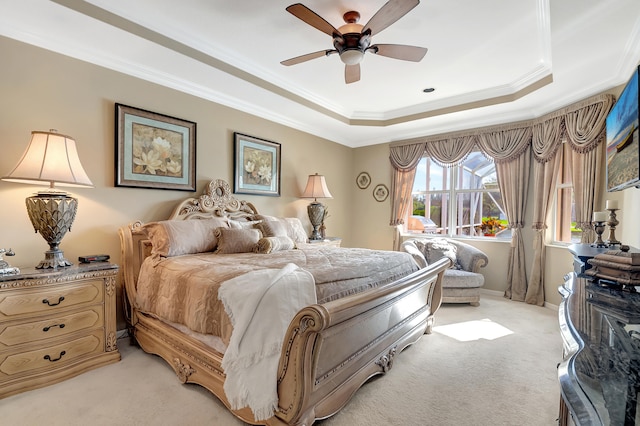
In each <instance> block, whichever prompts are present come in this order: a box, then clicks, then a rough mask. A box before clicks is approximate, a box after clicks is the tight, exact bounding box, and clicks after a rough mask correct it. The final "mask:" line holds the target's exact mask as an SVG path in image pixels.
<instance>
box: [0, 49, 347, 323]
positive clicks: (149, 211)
mask: <svg viewBox="0 0 640 426" xmlns="http://www.w3.org/2000/svg"><path fill="white" fill-rule="evenodd" d="M0 52H2V58H3V61H2V66H1V67H0V96H1V98H0V140H1V141H2V145H1V146H2V155H0V175H1V176H4V175H6V174H8V173H9V172H10V171H11V170H12V169H13V167H14V166H15V165H16V163H17V162H18V160H19V159H20V156H21V155H22V153H23V151H24V149H25V148H26V146H27V143H28V142H29V139H30V135H31V131H32V130H49V129H51V128H55V129H57V130H58V131H59V132H61V133H64V134H68V135H70V136H72V137H74V138H75V140H76V142H77V145H78V150H79V154H80V158H81V161H82V163H83V166H84V168H85V170H86V171H87V173H88V174H89V176H90V178H91V180H92V181H93V183H94V185H95V188H93V189H88V188H81V189H73V190H72V191H70V192H72V193H73V194H74V195H75V196H76V197H77V198H78V202H79V208H78V213H77V216H76V220H75V222H74V224H73V227H72V230H71V232H70V233H68V234H67V235H66V237H65V238H64V240H63V241H62V244H61V248H62V249H63V250H64V252H65V256H66V257H67V258H68V259H69V260H71V261H74V262H75V261H76V260H77V258H78V256H79V255H84V254H97V253H107V254H109V255H111V259H112V261H113V262H115V263H120V243H119V239H118V234H117V229H118V227H120V226H123V225H126V224H128V223H130V222H132V221H134V220H142V221H145V222H148V221H152V220H157V219H163V218H166V217H167V216H168V215H169V214H170V213H171V211H172V209H173V207H174V206H175V205H176V203H177V201H178V200H182V199H184V198H186V197H190V196H194V195H198V194H197V193H191V192H183V191H165V190H157V189H137V188H122V187H114V104H115V103H116V102H118V103H122V104H126V105H131V106H134V107H138V108H142V109H147V110H151V111H154V112H159V113H163V114H167V115H170V116H174V117H179V118H184V119H187V120H190V121H194V122H196V123H197V191H198V193H200V192H201V191H202V189H203V188H204V187H205V185H206V183H207V182H208V181H210V180H211V179H216V178H222V179H225V180H227V181H228V182H230V183H231V182H232V181H233V158H232V157H233V132H234V131H238V132H241V133H245V134H249V135H253V136H257V137H260V138H264V139H268V140H271V141H274V142H278V143H280V144H281V145H282V146H281V148H282V188H281V194H282V196H281V197H261V196H244V195H243V196H240V197H241V198H244V199H247V200H249V201H251V202H252V203H254V204H255V205H256V206H257V208H258V209H259V211H261V212H264V213H266V214H275V215H286V216H297V217H299V218H301V219H302V220H303V223H305V225H306V226H307V227H308V229H310V225H309V221H308V216H307V212H306V206H307V204H308V203H309V200H303V199H300V198H298V197H299V195H300V194H301V193H302V190H303V189H304V185H305V184H306V181H307V176H308V175H309V174H313V173H316V172H317V173H320V174H324V175H326V179H327V184H328V185H329V188H330V190H331V193H332V195H333V197H334V198H333V199H330V200H326V201H325V204H326V205H328V206H329V210H330V217H329V218H328V220H327V232H328V233H329V234H330V235H338V236H341V237H342V238H343V242H344V245H345V246H350V245H354V244H355V243H354V241H353V240H352V237H351V227H350V225H351V224H350V220H349V219H350V213H351V211H352V209H351V207H352V203H351V197H352V191H353V188H354V187H355V180H354V179H355V178H354V176H353V173H352V162H353V157H354V152H353V150H352V149H350V148H347V147H344V146H342V145H339V144H336V143H333V142H331V141H327V140H324V139H320V138H317V137H314V136H311V135H309V134H306V133H303V132H300V131H297V130H293V129H291V128H288V127H285V126H282V125H279V124H275V123H273V122H270V121H266V120H263V119H260V118H257V117H255V116H252V115H249V114H245V113H242V112H239V111H236V110H233V109H230V108H227V107H224V106H220V105H217V104H215V103H212V102H208V101H205V100H202V99H199V98H197V97H194V96H190V95H186V94H184V93H180V92H177V91H175V90H171V89H167V88H164V87H161V86H158V85H155V84H152V83H148V82H145V81H142V80H140V79H137V78H133V77H129V76H126V75H123V74H120V73H117V72H114V71H111V70H107V69H105V68H101V67H98V66H94V65H90V64H87V63H84V62H81V61H78V60H75V59H71V58H68V57H65V56H62V55H59V54H55V53H52V52H48V51H45V50H42V49H39V48H36V47H33V46H30V45H26V44H23V43H19V42H16V41H14V40H10V39H7V38H2V37H0ZM38 189H41V188H39V187H38V186H33V185H24V184H16V183H9V182H4V181H0V196H1V197H2V209H0V248H2V247H5V248H9V247H11V248H13V249H14V251H15V252H16V256H15V257H10V258H7V260H8V261H9V262H10V263H11V264H12V265H14V266H19V267H27V266H34V265H36V264H37V263H38V262H39V261H40V260H41V259H42V258H43V257H44V252H45V250H47V249H48V246H47V244H46V242H45V241H44V239H43V238H42V237H41V236H40V235H38V234H35V233H34V230H33V228H32V226H31V223H30V221H29V219H28V217H27V213H26V209H25V201H24V200H25V198H26V197H28V196H30V195H31V194H32V193H33V192H34V191H37V190H38ZM120 318H121V316H120ZM122 327H123V324H122V322H120V323H119V328H122Z"/></svg>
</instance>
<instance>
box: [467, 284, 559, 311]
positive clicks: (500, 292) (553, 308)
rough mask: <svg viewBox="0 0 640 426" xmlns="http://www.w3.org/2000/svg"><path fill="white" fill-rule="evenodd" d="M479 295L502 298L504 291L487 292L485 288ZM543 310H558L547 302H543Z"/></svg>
mask: <svg viewBox="0 0 640 426" xmlns="http://www.w3.org/2000/svg"><path fill="white" fill-rule="evenodd" d="M480 294H487V295H490V296H495V297H504V291H499V290H489V289H486V288H481V289H480ZM522 303H524V302H522ZM542 307H543V308H547V309H551V310H554V311H557V310H558V305H554V304H552V303H549V302H544V305H543V306H542Z"/></svg>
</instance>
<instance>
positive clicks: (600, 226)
mask: <svg viewBox="0 0 640 426" xmlns="http://www.w3.org/2000/svg"><path fill="white" fill-rule="evenodd" d="M605 223H606V222H605V221H599V220H594V221H593V229H594V230H595V231H596V235H597V238H596V240H595V241H594V242H593V244H591V247H596V248H600V247H607V243H605V242H604V241H603V240H602V233H603V232H604V224H605Z"/></svg>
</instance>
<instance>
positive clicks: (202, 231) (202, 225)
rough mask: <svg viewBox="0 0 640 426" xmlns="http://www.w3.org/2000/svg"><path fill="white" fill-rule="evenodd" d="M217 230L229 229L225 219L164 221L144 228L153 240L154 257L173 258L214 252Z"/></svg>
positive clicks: (149, 224)
mask: <svg viewBox="0 0 640 426" xmlns="http://www.w3.org/2000/svg"><path fill="white" fill-rule="evenodd" d="M217 228H229V221H228V220H227V219H225V218H211V219H192V220H163V221H159V222H151V223H148V224H146V225H144V226H143V227H142V229H143V231H144V232H146V234H147V237H148V238H149V240H151V244H152V246H153V248H152V249H151V254H152V255H153V256H162V257H171V256H180V255H183V254H193V253H204V252H208V251H213V250H214V249H215V248H216V246H217V245H218V240H217V238H216V237H215V235H214V232H213V231H214V230H215V229H217Z"/></svg>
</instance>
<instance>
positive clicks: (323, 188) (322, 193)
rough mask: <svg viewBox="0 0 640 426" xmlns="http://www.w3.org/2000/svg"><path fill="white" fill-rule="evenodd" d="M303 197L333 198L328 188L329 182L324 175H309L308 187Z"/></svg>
mask: <svg viewBox="0 0 640 426" xmlns="http://www.w3.org/2000/svg"><path fill="white" fill-rule="evenodd" d="M302 198H313V199H317V198H333V196H332V195H331V193H330V192H329V188H327V182H326V181H325V180H324V176H322V175H319V174H317V173H316V174H315V175H309V180H308V181H307V187H306V188H305V189H304V193H303V194H302Z"/></svg>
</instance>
